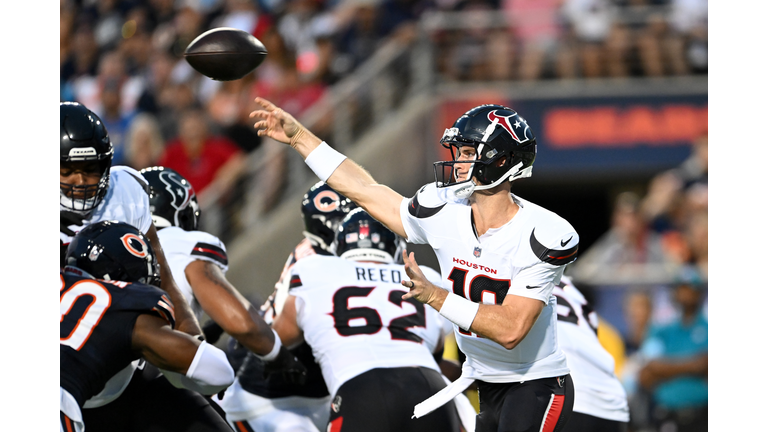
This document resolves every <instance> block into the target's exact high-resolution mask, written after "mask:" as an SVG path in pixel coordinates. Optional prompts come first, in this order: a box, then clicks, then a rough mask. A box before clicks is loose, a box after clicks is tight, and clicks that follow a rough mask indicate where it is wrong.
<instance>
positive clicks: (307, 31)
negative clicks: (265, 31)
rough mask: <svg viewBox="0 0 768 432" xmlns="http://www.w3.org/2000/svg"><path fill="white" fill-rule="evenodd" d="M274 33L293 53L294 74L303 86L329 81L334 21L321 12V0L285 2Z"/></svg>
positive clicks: (292, 0) (331, 16) (325, 12)
mask: <svg viewBox="0 0 768 432" xmlns="http://www.w3.org/2000/svg"><path fill="white" fill-rule="evenodd" d="M277 29H278V32H279V33H280V36H281V37H282V38H283V40H284V42H285V46H286V48H287V49H288V50H289V51H291V52H293V53H295V59H296V71H297V73H298V78H299V79H300V80H301V81H302V82H317V81H324V80H326V79H328V75H329V71H330V62H331V56H332V54H333V45H332V43H331V41H332V39H331V38H332V36H333V34H334V32H335V31H336V20H335V18H334V17H333V15H332V14H330V13H328V12H327V11H325V10H323V3H322V0H287V3H286V11H285V15H283V17H282V19H281V20H280V21H279V22H278V23H277Z"/></svg>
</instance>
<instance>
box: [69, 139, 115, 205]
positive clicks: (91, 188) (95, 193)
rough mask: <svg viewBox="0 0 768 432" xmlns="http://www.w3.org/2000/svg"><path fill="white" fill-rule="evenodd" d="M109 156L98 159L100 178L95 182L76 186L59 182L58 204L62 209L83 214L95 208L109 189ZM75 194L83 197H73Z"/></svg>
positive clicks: (110, 160) (110, 161)
mask: <svg viewBox="0 0 768 432" xmlns="http://www.w3.org/2000/svg"><path fill="white" fill-rule="evenodd" d="M111 156H112V155H111V154H110V155H109V158H108V159H103V160H101V161H99V170H100V172H101V178H100V179H99V181H98V182H97V183H96V184H92V185H86V186H76V185H73V184H71V183H62V182H59V204H60V207H61V209H62V210H67V211H71V212H75V213H81V214H84V213H88V212H90V211H91V210H93V209H95V208H96V206H98V205H99V203H101V200H102V199H104V197H105V196H106V195H107V190H108V189H109V167H110V165H111V164H112V157H111ZM76 196H82V197H83V198H75V197H76Z"/></svg>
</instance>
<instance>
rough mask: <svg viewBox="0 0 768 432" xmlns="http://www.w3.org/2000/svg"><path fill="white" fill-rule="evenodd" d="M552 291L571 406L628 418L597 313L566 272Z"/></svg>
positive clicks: (611, 417)
mask: <svg viewBox="0 0 768 432" xmlns="http://www.w3.org/2000/svg"><path fill="white" fill-rule="evenodd" d="M553 294H554V295H555V296H556V297H557V315H558V317H557V318H558V319H557V332H558V336H559V341H560V348H562V350H563V351H565V355H566V357H567V359H568V367H569V368H570V369H571V378H573V387H574V389H575V394H574V403H573V410H574V411H575V412H580V413H584V414H588V415H591V416H594V417H599V418H604V419H608V420H613V421H620V422H628V421H629V407H628V405H627V394H626V392H625V391H624V387H623V386H622V385H621V382H620V381H619V379H618V378H616V375H615V374H614V372H613V371H614V366H615V364H614V360H613V357H612V356H611V354H609V353H608V351H606V350H605V348H603V346H602V345H601V344H600V341H599V340H598V338H597V326H598V317H597V314H596V313H595V312H594V311H593V310H592V307H591V306H590V305H589V304H588V303H587V300H586V299H585V298H584V296H583V295H582V294H581V292H580V291H579V290H578V289H576V287H575V286H573V284H572V283H571V281H570V280H569V279H568V277H566V276H563V278H562V279H561V280H560V284H559V285H558V286H557V287H555V289H554V291H553Z"/></svg>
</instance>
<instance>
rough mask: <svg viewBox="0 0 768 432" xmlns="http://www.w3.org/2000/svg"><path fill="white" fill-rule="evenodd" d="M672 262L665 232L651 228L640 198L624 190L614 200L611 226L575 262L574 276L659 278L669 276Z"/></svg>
mask: <svg viewBox="0 0 768 432" xmlns="http://www.w3.org/2000/svg"><path fill="white" fill-rule="evenodd" d="M669 263H670V262H669V258H668V256H667V255H666V253H665V250H664V247H663V243H662V238H661V235H660V234H659V233H657V232H655V231H653V230H651V229H649V227H648V225H647V223H646V220H645V219H644V218H643V215H642V214H641V212H640V197H639V196H638V195H637V194H636V193H634V192H622V193H620V194H619V195H618V196H617V197H616V201H615V203H614V207H613V213H612V216H611V227H610V229H609V230H608V232H606V233H605V234H603V235H602V236H601V237H600V238H598V240H597V241H596V242H595V243H594V244H593V245H592V246H591V247H590V248H589V249H588V250H587V251H586V252H585V253H584V254H583V255H581V256H580V257H579V259H578V260H577V261H576V262H575V263H574V264H573V277H574V279H578V280H585V281H587V282H590V281H594V280H595V278H597V277H604V278H613V279H614V280H626V281H638V280H641V278H642V277H653V276H655V277H657V278H659V277H664V276H665V272H666V271H667V269H666V266H667V265H668V264H669ZM657 272H659V273H657ZM593 283H594V282H593Z"/></svg>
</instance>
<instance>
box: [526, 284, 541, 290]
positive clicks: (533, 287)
mask: <svg viewBox="0 0 768 432" xmlns="http://www.w3.org/2000/svg"><path fill="white" fill-rule="evenodd" d="M525 287H526V288H528V289H536V288H541V287H539V286H530V285H526V286H525Z"/></svg>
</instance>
